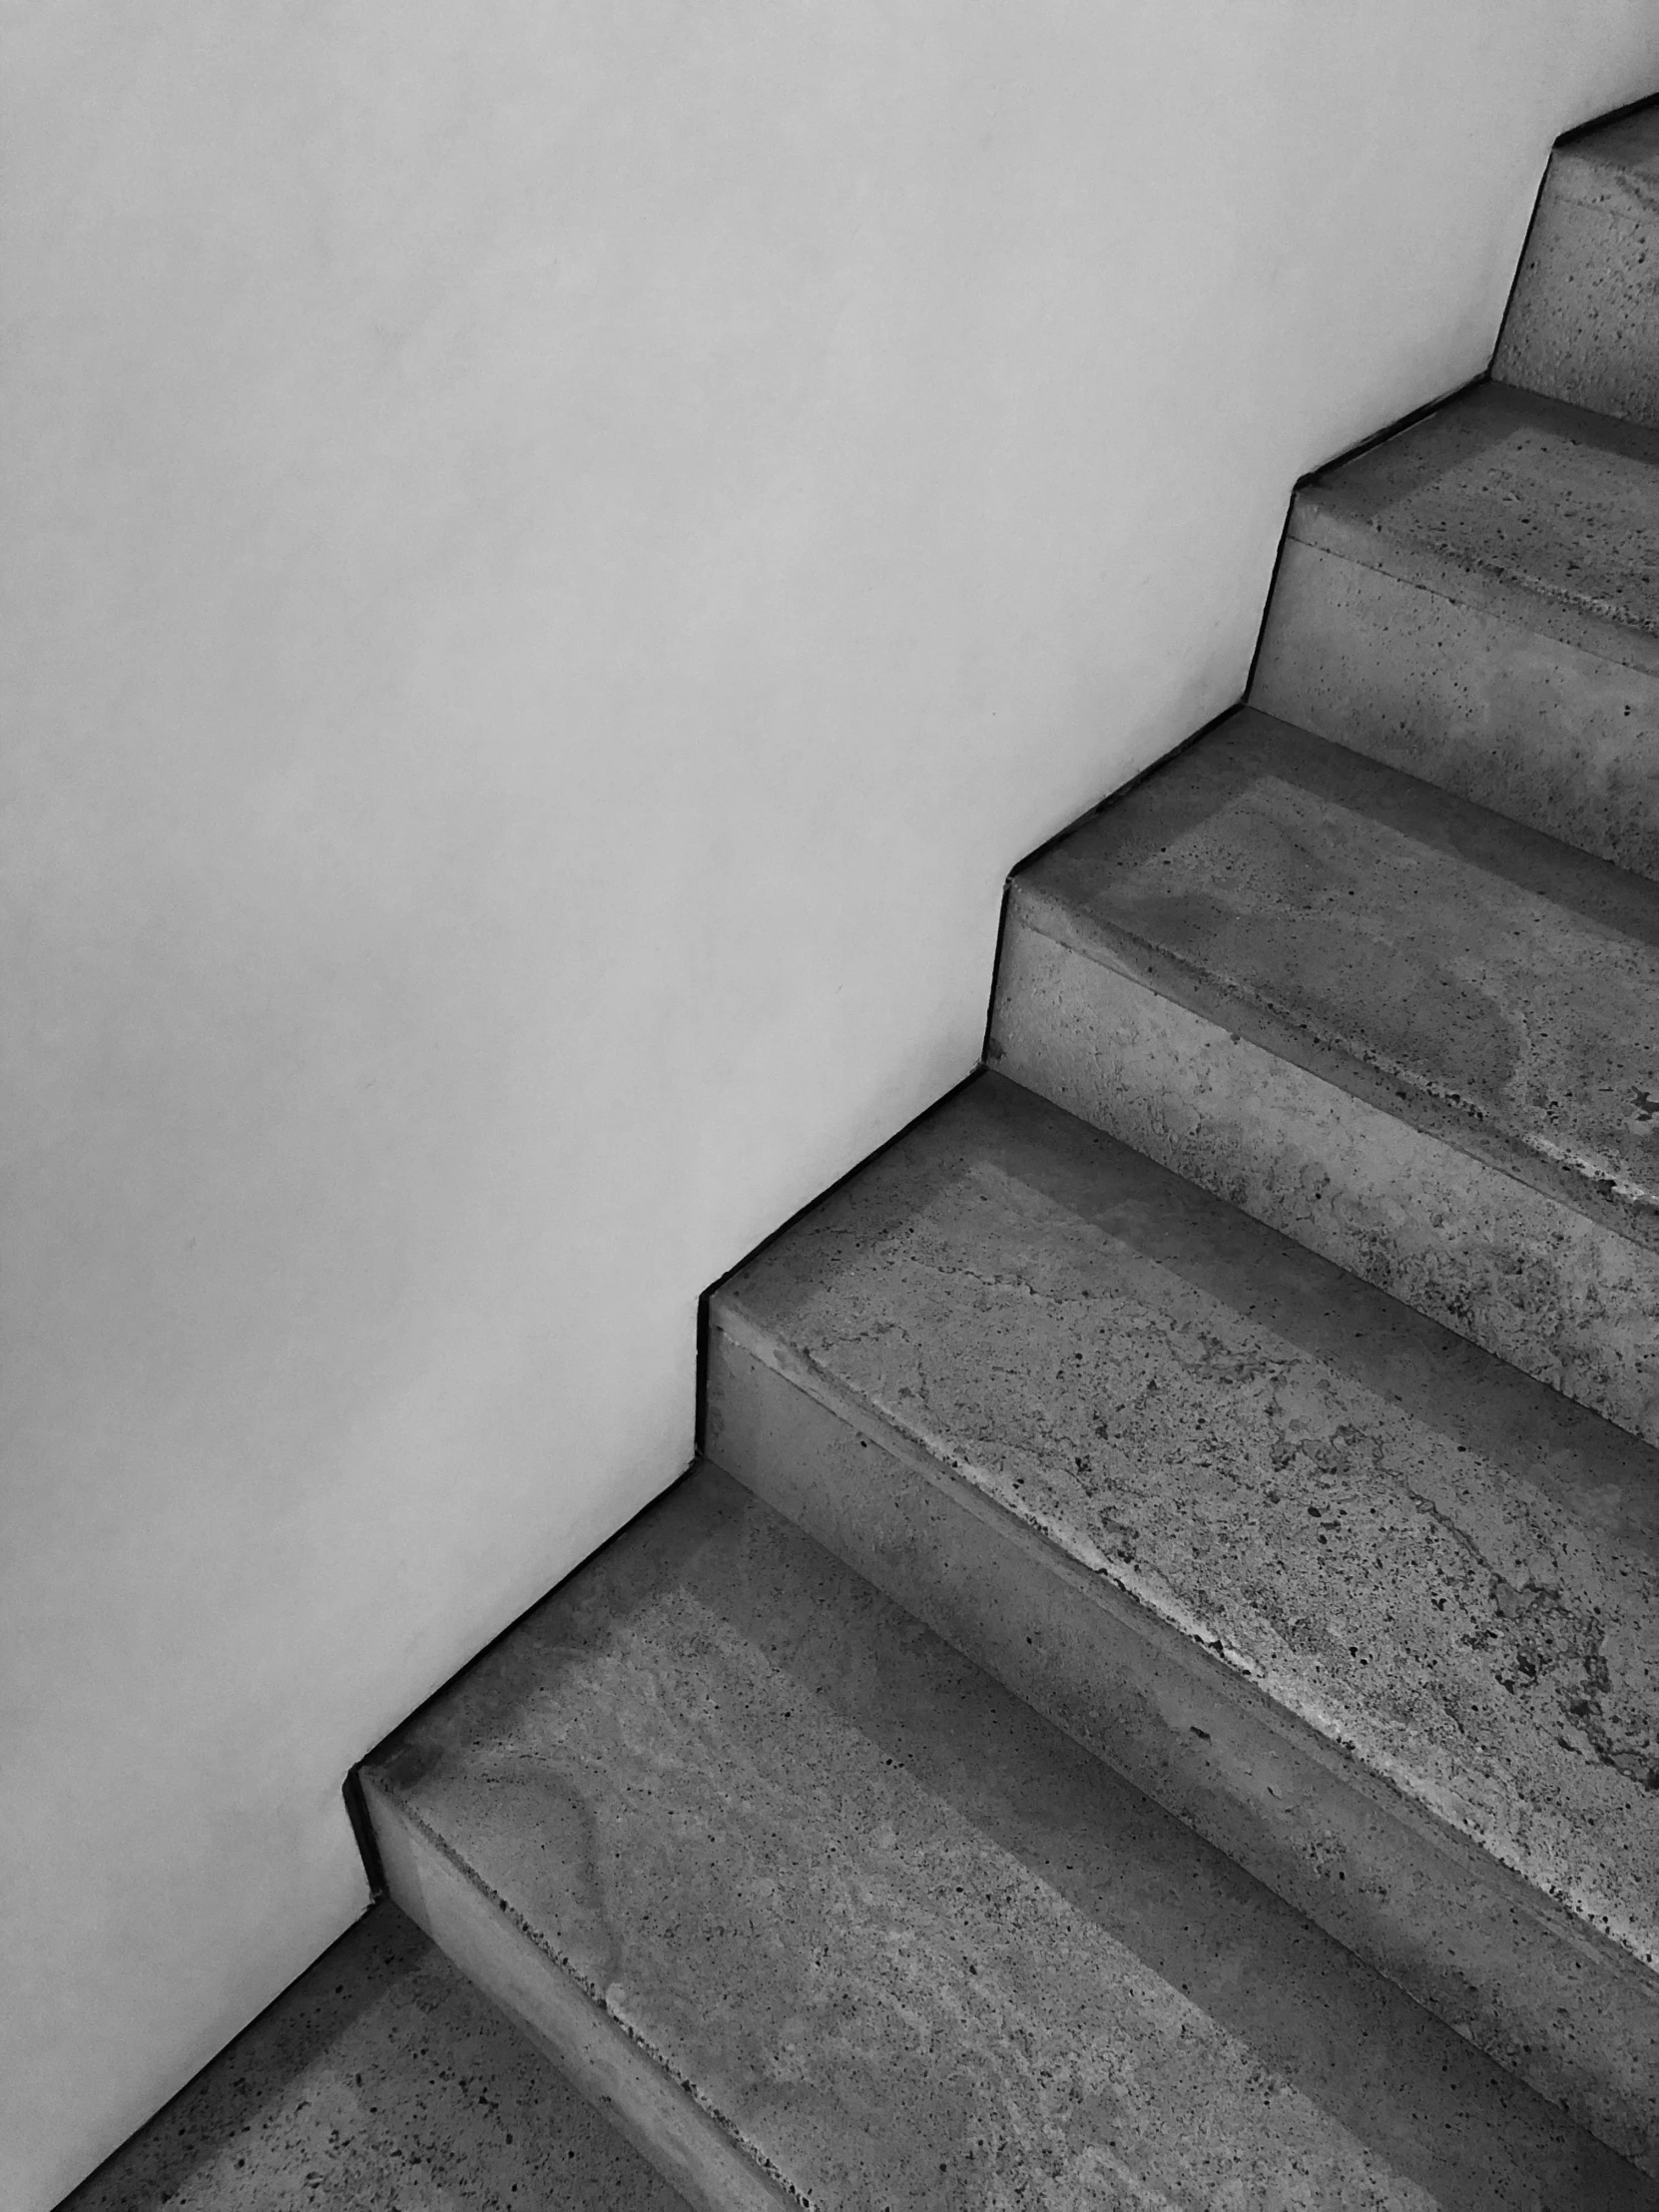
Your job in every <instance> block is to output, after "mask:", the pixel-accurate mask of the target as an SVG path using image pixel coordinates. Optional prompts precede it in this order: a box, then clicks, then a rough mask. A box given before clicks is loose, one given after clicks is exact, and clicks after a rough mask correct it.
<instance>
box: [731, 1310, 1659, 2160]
mask: <svg viewBox="0 0 1659 2212" xmlns="http://www.w3.org/2000/svg"><path fill="white" fill-rule="evenodd" d="M747 1336H748V1332H747V1330H746V1328H745V1325H744V1323H743V1320H742V1317H741V1315H740V1314H737V1313H735V1312H731V1311H727V1310H724V1309H723V1308H722V1307H721V1305H720V1303H719V1301H718V1300H717V1302H716V1305H715V1308H714V1310H713V1312H712V1315H711V1328H710V1338H709V1360H708V1372H707V1397H706V1407H707V1416H706V1417H707V1442H708V1449H709V1451H710V1454H711V1456H712V1457H714V1458H715V1459H716V1460H717V1461H718V1462H719V1463H720V1464H721V1465H723V1466H724V1467H725V1468H726V1469H727V1470H728V1471H729V1472H730V1473H732V1474H734V1475H736V1476H737V1478H738V1479H739V1480H740V1481H742V1482H743V1483H745V1484H746V1485H747V1486H748V1487H749V1488H750V1489H752V1490H753V1491H755V1492H756V1494H757V1495H759V1496H761V1497H762V1498H764V1499H765V1500H766V1502H767V1503H768V1504H770V1505H772V1506H773V1507H774V1508H775V1509H776V1510H777V1511H779V1512H781V1513H783V1514H784V1515H785V1516H786V1517H787V1518H789V1519H790V1520H792V1521H794V1522H795V1523H796V1524H797V1525H798V1526H800V1527H802V1528H804V1529H805V1530H806V1531H807V1532H808V1533H809V1534H811V1535H812V1536H814V1537H815V1538H817V1540H818V1541H819V1542H821V1543H823V1544H824V1545H825V1546H826V1547H827V1548H828V1549H830V1550H831V1551H833V1552H835V1553H836V1554H837V1555H838V1556H839V1557H840V1558H842V1559H844V1560H845V1561H846V1562H847V1564H848V1565H850V1566H852V1567H853V1568H854V1569H855V1570H856V1571H857V1572H858V1573H860V1574H862V1575H864V1576H865V1577H866V1578H867V1579H868V1580H870V1581H871V1582H873V1583H874V1584H876V1586H877V1587H878V1588H880V1589H882V1590H883V1591H885V1592H886V1594H887V1595H888V1596H890V1597H892V1598H894V1599H895V1600H896V1601H897V1602H898V1603H900V1604H902V1605H903V1606H904V1607H905V1608H906V1609H907V1610H909V1611H910V1612H912V1613H914V1614H915V1615H916V1616H917V1617H918V1618H919V1619H921V1620H923V1621H925V1622H926V1623H927V1625H928V1626H929V1627H931V1628H933V1629H934V1630H935V1632H936V1633H938V1634H939V1635H941V1636H943V1637H944V1638H945V1639H946V1640H947V1641H948V1642H950V1643H951V1644H953V1645H954V1646H955V1647H956V1649H958V1650H959V1651H962V1652H963V1653H964V1654H965V1655H966V1656H967V1657H969V1658H970V1659H972V1660H974V1661H975V1662H976V1663H977V1664H978V1665H980V1666H982V1667H984V1668H985V1669H986V1670H987V1671H988V1672H990V1673H992V1674H994V1675H996V1676H998V1677H999V1678H1000V1679H1001V1680H1002V1681H1003V1682H1005V1683H1006V1684H1007V1685H1008V1686H1009V1687H1010V1688H1011V1689H1013V1690H1014V1691H1016V1692H1017V1693H1018V1695H1019V1696H1021V1697H1022V1698H1024V1699H1025V1700H1026V1702H1027V1703H1028V1704H1030V1705H1032V1706H1033V1707H1034V1708H1035V1709H1036V1710H1037V1711H1039V1712H1041V1713H1043V1714H1044V1715H1046V1716H1047V1717H1048V1718H1049V1719H1050V1720H1052V1721H1054V1722H1056V1723H1057V1724H1058V1725H1059V1726H1060V1727H1062V1728H1064V1729H1065V1730H1066V1732H1067V1733H1068V1734H1069V1735H1071V1736H1072V1737H1073V1738H1074V1739H1075V1740H1076V1741H1078V1742H1080V1743H1081V1744H1083V1745H1084V1746H1085V1747H1086V1748H1087V1749H1088V1750H1090V1751H1091V1752H1093V1753H1094V1754H1095V1755H1096V1756H1097V1757H1099V1758H1100V1759H1102V1760H1103V1761H1105V1762H1106V1763H1107V1764H1108V1765H1109V1766H1111V1767H1112V1768H1114V1769H1115V1770H1116V1771H1117V1772H1119V1773H1120V1774H1123V1775H1125V1776H1127V1777H1128V1779H1129V1780H1130V1781H1132V1782H1133V1783H1135V1784H1136V1786H1137V1787H1139V1788H1140V1789H1142V1790H1144V1791H1145V1792H1146V1793H1147V1795H1148V1796H1149V1797H1152V1798H1154V1799H1155V1800H1156V1801H1157V1802H1159V1803H1160V1804H1162V1805H1164V1806H1165V1807H1166V1808H1167V1809H1168V1810H1169V1811H1171V1812H1173V1813H1175V1814H1176V1815H1177V1816H1178V1817H1179V1818H1180V1819H1182V1820H1184V1821H1186V1822H1187V1823H1188V1824H1189V1825H1190V1826H1191V1827H1193V1828H1194V1829H1196V1830H1197V1831H1198V1832H1199V1834H1201V1835H1203V1836H1204V1837H1206V1838H1207V1839H1208V1840H1209V1841H1210V1842H1212V1843H1214V1844H1216V1845H1217V1846H1219V1848H1220V1849H1221V1850H1223V1851H1225V1852H1226V1853H1227V1854H1228V1856H1229V1857H1230V1858H1232V1859H1234V1860H1236V1861H1237V1862H1238V1863H1239V1864H1240V1865H1241V1866H1243V1867H1245V1868H1246V1869H1247V1870H1248V1871H1249V1872H1250V1873H1251V1874H1253V1875H1255V1876H1256V1877H1257V1879H1258V1880H1260V1881H1262V1882H1264V1883H1266V1884H1267V1885H1268V1886H1269V1887H1270V1888H1271V1889H1273V1890H1275V1891H1276V1892H1277V1893H1278V1894H1279V1895H1280V1896H1282V1897H1284V1898H1285V1899H1287V1900H1288V1901H1289V1902H1290V1903H1291V1904H1293V1905H1294V1906H1296V1907H1297V1908H1298V1909H1299V1910H1300V1911H1302V1912H1305V1913H1306V1914H1307V1915H1308V1916H1309V1918H1310V1919H1312V1920H1315V1921H1317V1922H1318V1923H1319V1924H1320V1925H1321V1926H1322V1927H1324V1928H1325V1929H1327V1930H1328V1931H1329V1932H1330V1933H1331V1934H1332V1935H1333V1936H1336V1937H1337V1938H1338V1940H1339V1941H1341V1942H1343V1943H1344V1944H1346V1945H1347V1946H1348V1947H1349V1948H1350V1949H1351V1950H1353V1951H1354V1952H1355V1953H1357V1954H1358V1955H1359V1956H1361V1957H1363V1958H1365V1959H1367V1960H1368V1961H1370V1962H1371V1963H1372V1964H1374V1965H1376V1966H1378V1967H1379V1968H1380V1969H1381V1970H1382V1971H1383V1972H1384V1973H1385V1974H1387V1975H1388V1976H1389V1978H1390V1979H1392V1980H1394V1981H1395V1982H1397V1983H1398V1984H1399V1985H1400V1986H1401V1987H1403V1988H1405V1989H1406V1990H1407V1991H1408V1992H1409V1993H1410V1994H1411V1995H1412V1996H1414V1997H1415V1998H1416V1999H1417V2001H1418V2002H1420V2003H1421V2004H1423V2005H1424V2006H1425V2007H1426V2008H1427V2009H1428V2010H1430V2011H1432V2012H1434V2013H1435V2014H1436V2015H1438V2016H1439V2017H1440V2018H1442V2019H1445V2020H1447V2021H1448V2022H1449V2023H1450V2024H1451V2025H1452V2026H1454V2027H1455V2028H1456V2029H1457V2030H1458V2032H1459V2033H1460V2034H1463V2035H1464V2036H1466V2037H1467V2038H1468V2039H1469V2040H1470V2041H1472V2042H1474V2043H1475V2044H1477V2045H1478V2046H1479V2047H1480V2048H1482V2049H1484V2050H1486V2051H1488V2052H1490V2053H1491V2054H1492V2055H1493V2056H1494V2057H1496V2058H1497V2059H1499V2060H1500V2062H1502V2063H1503V2064H1505V2065H1507V2066H1509V2067H1510V2068H1511V2069H1512V2070H1513V2071H1515V2072H1516V2073H1518V2074H1520V2075H1521V2076H1522V2077H1523V2078H1524V2079H1525V2080H1527V2081H1528V2082H1529V2083H1530V2084H1531V2085H1532V2086H1533V2087H1535V2088H1536V2089H1538V2090H1539V2091H1540V2092H1541V2093H1542V2094H1544V2095H1545V2096H1547V2097H1549V2098H1551V2099H1553V2100H1555V2101H1557V2102H1559V2103H1560V2104H1562V2105H1564V2106H1565V2107H1566V2109H1568V2110H1569V2111H1571V2112H1572V2113H1573V2114H1574V2115H1575V2116H1576V2117H1578V2118H1579V2119H1581V2120H1582V2121H1583V2122H1584V2123H1585V2124H1586V2125H1588V2126H1590V2127H1591V2128H1592V2129H1593V2130H1594V2131H1595V2132H1596V2133H1597V2134H1598V2135H1600V2136H1601V2137H1602V2139H1603V2140H1604V2141H1605V2142H1608V2143H1610V2144H1612V2145H1613V2146H1614V2147H1615V2148H1618V2149H1621V2150H1622V2151H1624V2153H1625V2154H1626V2155H1627V2156H1630V2157H1632V2158H1634V2159H1636V2160H1637V2162H1638V2163H1640V2162H1641V2160H1642V2158H1643V2156H1644V2155H1646V2156H1647V2157H1648V2158H1649V2159H1652V2157H1653V2156H1654V2147H1655V2145H1659V1990H1656V1989H1655V1987H1654V1985H1653V1983H1652V1981H1651V1979H1650V1977H1647V1976H1644V1975H1642V1974H1640V1972H1639V1971H1634V1970H1632V1968H1631V1965H1630V1963H1629V1962H1628V1961H1626V1960H1624V1959H1622V1958H1620V1957H1618V1956H1617V1955H1616V1954H1615V1953H1613V1952H1612V1951H1611V1950H1610V1949H1605V1948H1603V1947H1602V1946H1600V1945H1598V1944H1597V1943H1596V1942H1595V1941H1594V1940H1593V1939H1590V1938H1588V1937H1587V1936H1585V1934H1584V1933H1583V1932H1582V1931H1581V1930H1580V1929H1578V1928H1577V1927H1576V1926H1574V1925H1573V1924H1572V1923H1570V1922H1569V1921H1568V1920H1567V1919H1566V1917H1565V1916H1564V1915H1563V1914H1561V1913H1560V1912H1559V1911H1558V1910H1557V1909H1556V1908H1555V1907H1554V1906H1553V1905H1552V1904H1551V1902H1550V1901H1549V1900H1547V1899H1542V1898H1535V1897H1534V1896H1533V1894H1532V1893H1530V1892H1529V1891H1527V1890H1526V1889H1525V1887H1524V1886H1523V1885H1522V1884H1521V1883H1520V1882H1519V1881H1518V1880H1517V1879H1516V1878H1515V1877H1513V1876H1512V1875H1510V1874H1508V1873H1507V1872H1506V1871H1505V1870H1504V1869H1502V1868H1500V1867H1498V1866H1497V1865H1496V1864H1495V1862H1493V1861H1491V1860H1490V1859H1488V1858H1487V1857H1486V1855H1484V1854H1483V1853H1480V1852H1478V1851H1475V1850H1473V1849H1471V1848H1470V1847H1468V1846H1467V1845H1465V1844H1464V1843H1463V1842H1462V1841H1461V1840H1460V1839H1458V1838H1456V1837H1454V1836H1451V1835H1450V1834H1449V1833H1447V1832H1444V1831H1442V1830H1440V1829H1439V1828H1438V1827H1437V1825H1436V1824H1434V1823H1433V1822H1431V1821H1430V1820H1429V1819H1427V1818H1426V1817H1424V1816H1421V1815H1419V1814H1417V1813H1416V1812H1414V1811H1413V1810H1412V1809H1411V1808H1410V1807H1408V1806H1407V1805H1406V1804H1405V1803H1404V1801H1403V1800H1401V1799H1399V1798H1398V1797H1397V1796H1396V1795H1395V1794H1394V1793H1392V1792H1391V1791H1389V1790H1387V1789H1386V1788H1384V1787H1383V1786H1380V1785H1378V1784H1376V1783H1374V1782H1371V1781H1369V1780H1368V1779H1367V1778H1366V1777H1365V1776H1364V1775H1363V1774H1361V1773H1360V1771H1359V1770H1358V1769H1357V1768H1356V1767H1355V1766H1354V1765H1353V1763H1352V1762H1351V1761H1350V1760H1348V1759H1347V1758H1346V1757H1345V1756H1344V1754H1343V1753H1342V1751H1341V1750H1340V1749H1339V1748H1337V1747H1335V1746H1333V1745H1331V1744H1329V1743H1328V1742H1326V1741H1324V1740H1323V1739H1321V1738H1320V1737H1318V1736H1317V1735H1315V1734H1314V1732H1313V1731H1311V1730H1308V1729H1306V1728H1304V1727H1302V1726H1300V1725H1299V1724H1297V1723H1295V1722H1294V1721H1291V1720H1289V1719H1288V1718H1287V1716H1285V1715H1284V1714H1283V1713H1282V1712H1281V1711H1279V1710H1278V1709H1277V1708H1275V1707H1273V1706H1272V1705H1271V1704H1270V1703H1269V1701H1268V1700H1267V1699H1266V1698H1264V1697H1263V1696H1261V1694H1260V1693H1259V1692H1258V1691H1257V1690H1256V1689H1255V1688H1254V1687H1253V1685H1252V1684H1251V1683H1250V1682H1249V1681H1248V1680H1247V1679H1246V1678H1245V1677H1244V1676H1242V1675H1240V1674H1239V1673H1237V1672H1236V1671H1235V1670H1234V1669H1232V1668H1230V1667H1228V1666H1227V1665H1226V1664H1224V1663H1223V1662H1222V1661H1221V1660H1220V1659H1217V1658H1215V1657H1213V1656H1211V1655H1210V1654H1208V1653H1207V1652H1205V1651H1203V1650H1202V1649H1200V1648H1199V1647H1197V1646H1195V1645H1194V1644H1192V1643H1191V1642H1190V1641H1189V1640H1187V1639H1185V1638H1183V1637H1182V1636H1181V1635H1180V1634H1179V1632H1178V1631H1176V1630H1173V1629H1171V1628H1169V1627H1167V1626H1166V1625H1165V1624H1164V1623H1162V1622H1160V1621H1159V1620H1158V1619H1157V1618H1156V1617H1155V1616H1154V1615H1152V1614H1151V1613H1149V1612H1148V1611H1147V1610H1146V1608H1144V1607H1143V1606H1141V1605H1139V1604H1137V1603H1136V1602H1135V1601H1134V1599H1132V1598H1131V1597H1129V1596H1128V1595H1127V1594H1126V1593H1124V1592H1122V1591H1120V1590H1118V1589H1117V1588H1116V1587H1115V1586H1114V1585H1113V1584H1112V1583H1111V1582H1110V1581H1108V1580H1107V1579H1105V1578H1104V1577H1101V1576H1097V1575H1092V1574H1090V1573H1089V1572H1088V1570H1087V1569H1085V1568H1083V1567H1081V1566H1080V1565H1078V1564H1077V1562H1076V1561H1074V1560H1072V1559H1069V1558H1068V1557H1066V1556H1065V1555H1064V1554H1063V1553H1061V1552H1060V1551H1059V1550H1058V1549H1057V1548H1056V1547H1055V1546H1053V1545H1052V1544H1051V1543H1049V1542H1048V1541H1047V1540H1046V1539H1045V1538H1043V1537H1042V1536H1040V1535H1039V1534H1037V1533H1036V1532H1035V1531H1032V1530H1029V1529H1026V1528H1024V1527H1022V1526H1021V1525H1020V1524H1019V1523H1018V1522H1017V1521H1016V1520H1014V1519H1013V1517H1012V1516H1011V1515H1009V1514H1007V1513H1006V1512H1004V1511H1002V1510H1001V1508H1000V1507H998V1506H997V1505H996V1504H995V1503H994V1502H992V1501H991V1500H988V1499H986V1498H984V1497H983V1496H981V1495H980V1494H978V1493H977V1492H975V1491H974V1490H973V1489H972V1488H971V1487H970V1486H969V1485H968V1484H967V1483H965V1482H964V1481H963V1480H962V1479H961V1478H960V1477H959V1476H956V1475H955V1474H953V1473H952V1472H951V1471H950V1470H949V1469H946V1468H943V1467H940V1466H939V1465H937V1464H935V1463H933V1462H931V1461H930V1460H929V1459H928V1458H927V1456H926V1455H925V1453H923V1452H922V1451H921V1450H920V1449H919V1447H917V1446H915V1445H914V1444H912V1443H910V1442H909V1441H908V1440H907V1439H905V1438H903V1437H901V1436H899V1435H897V1434H896V1433H894V1432H892V1431H891V1430H889V1429H887V1428H886V1426H885V1424H883V1423H882V1422H881V1421H880V1420H879V1418H878V1417H876V1416H873V1415H871V1414H870V1413H869V1411H868V1409H867V1408H863V1409H859V1408H857V1407H854V1406H851V1405H842V1404H839V1403H830V1402H826V1399H825V1397H824V1396H822V1395H820V1394H818V1392H819V1391H821V1390H822V1391H829V1387H830V1386H829V1385H826V1384H825V1383H823V1381H822V1379H819V1380H818V1381H817V1382H816V1383H811V1384H809V1383H806V1381H805V1379H802V1378H796V1377H793V1376H791V1375H788V1374H785V1373H782V1372H780V1369H779V1367H778V1366H777V1365H774V1364H773V1362H772V1360H769V1359H768V1358H766V1357H764V1356H763V1355H762V1352H761V1350H758V1349H757V1347H756V1346H755V1345H753V1344H751V1343H749V1342H748V1341H746V1340H747ZM830 1394H831V1395H832V1394H833V1393H832V1392H830Z"/></svg>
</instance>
